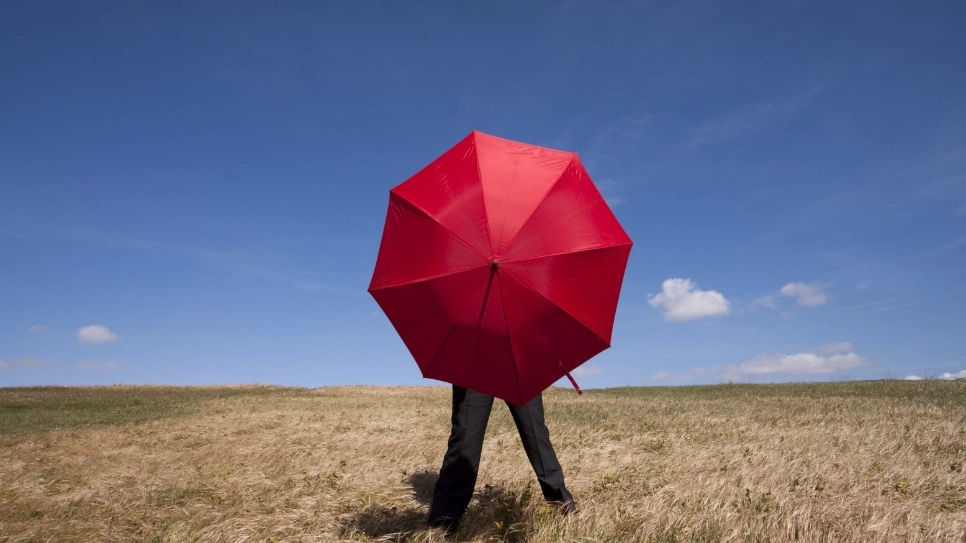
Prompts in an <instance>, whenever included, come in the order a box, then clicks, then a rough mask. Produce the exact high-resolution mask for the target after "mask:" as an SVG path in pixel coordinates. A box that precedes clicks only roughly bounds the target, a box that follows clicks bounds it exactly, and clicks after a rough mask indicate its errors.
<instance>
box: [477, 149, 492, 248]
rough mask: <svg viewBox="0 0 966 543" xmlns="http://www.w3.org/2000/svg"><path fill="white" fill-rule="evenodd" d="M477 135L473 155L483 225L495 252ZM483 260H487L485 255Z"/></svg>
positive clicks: (489, 243) (490, 245) (488, 241)
mask: <svg viewBox="0 0 966 543" xmlns="http://www.w3.org/2000/svg"><path fill="white" fill-rule="evenodd" d="M476 134H482V132H480V131H479V130H474V131H473V155H474V156H475V157H476V178H477V179H478V180H479V182H480V197H481V198H483V224H485V225H486V242H487V245H489V249H490V251H491V252H492V251H493V232H490V210H488V209H487V208H486V197H485V196H483V170H482V169H481V168H480V146H479V143H478V142H477V141H476ZM483 258H487V257H486V256H485V255H484V257H483Z"/></svg>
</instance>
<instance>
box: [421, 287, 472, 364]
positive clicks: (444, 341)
mask: <svg viewBox="0 0 966 543" xmlns="http://www.w3.org/2000/svg"><path fill="white" fill-rule="evenodd" d="M482 287H483V285H480V286H478V287H476V290H475V291H473V295H472V296H470V297H469V300H468V301H467V302H466V307H464V308H463V311H461V312H460V318H459V319H456V322H455V323H454V324H453V326H451V327H450V329H449V332H447V333H446V337H445V338H443V341H442V342H441V343H440V344H439V348H438V349H436V354H434V355H433V361H432V362H430V363H429V365H428V366H426V371H424V372H423V377H425V376H426V374H428V373H429V370H431V369H433V365H435V364H436V361H437V360H439V353H441V352H443V346H445V345H446V342H447V341H449V338H450V336H452V335H453V330H456V324H457V323H459V321H460V320H462V319H463V315H466V312H467V311H469V310H470V307H472V305H473V299H474V298H476V293H477V292H479V291H480V288H482Z"/></svg>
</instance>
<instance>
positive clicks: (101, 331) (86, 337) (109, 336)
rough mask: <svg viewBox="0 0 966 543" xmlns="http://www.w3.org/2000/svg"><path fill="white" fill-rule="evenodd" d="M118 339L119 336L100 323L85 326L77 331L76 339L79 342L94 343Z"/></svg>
mask: <svg viewBox="0 0 966 543" xmlns="http://www.w3.org/2000/svg"><path fill="white" fill-rule="evenodd" d="M119 339H121V338H120V337H119V336H118V335H117V334H115V333H114V332H111V331H110V330H108V329H107V327H106V326H101V325H100V324H92V325H90V326H85V327H83V328H81V329H80V330H78V331H77V341H79V342H81V343H89V344H92V345H96V344H98V343H110V342H112V341H117V340H119Z"/></svg>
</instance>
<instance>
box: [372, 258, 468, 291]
mask: <svg viewBox="0 0 966 543" xmlns="http://www.w3.org/2000/svg"><path fill="white" fill-rule="evenodd" d="M481 267H483V266H482V265H479V266H473V267H471V268H465V269H462V270H455V271H448V272H444V273H441V274H439V275H430V276H428V277H420V278H419V279H412V280H408V281H403V282H401V283H393V284H391V285H381V286H378V287H375V288H370V289H369V292H372V291H374V290H382V289H384V288H395V287H402V286H406V285H415V284H416V283H422V282H423V281H432V280H433V279H439V278H440V277H446V276H449V275H456V274H458V273H466V272H468V271H473V270H478V269H480V268H481Z"/></svg>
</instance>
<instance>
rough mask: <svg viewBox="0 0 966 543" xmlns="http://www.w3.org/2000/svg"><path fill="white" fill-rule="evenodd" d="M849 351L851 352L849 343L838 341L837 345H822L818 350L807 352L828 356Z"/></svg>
mask: <svg viewBox="0 0 966 543" xmlns="http://www.w3.org/2000/svg"><path fill="white" fill-rule="evenodd" d="M851 350H852V344H851V343H849V342H848V341H839V342H837V343H826V344H825V345H822V346H821V347H819V348H818V349H812V350H811V351H809V352H813V353H817V354H822V355H830V354H838V353H847V352H849V351H851Z"/></svg>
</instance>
